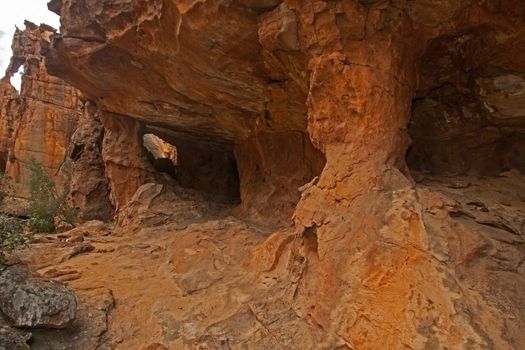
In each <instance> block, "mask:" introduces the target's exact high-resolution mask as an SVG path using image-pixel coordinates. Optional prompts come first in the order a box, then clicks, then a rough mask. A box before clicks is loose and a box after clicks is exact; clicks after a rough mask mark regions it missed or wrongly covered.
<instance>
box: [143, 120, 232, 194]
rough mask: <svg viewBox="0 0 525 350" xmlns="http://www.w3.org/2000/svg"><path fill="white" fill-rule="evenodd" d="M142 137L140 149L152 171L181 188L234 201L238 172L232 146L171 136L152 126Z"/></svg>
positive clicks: (167, 132)
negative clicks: (151, 129) (167, 177)
mask: <svg viewBox="0 0 525 350" xmlns="http://www.w3.org/2000/svg"><path fill="white" fill-rule="evenodd" d="M153 131H154V132H148V133H146V134H144V136H143V144H144V148H145V149H146V150H147V153H148V157H149V159H150V161H151V164H152V165H153V167H154V168H155V170H156V171H157V172H159V173H164V174H167V175H169V176H170V177H171V178H173V179H174V180H175V181H176V182H177V184H178V185H179V186H181V187H185V188H190V189H194V190H197V191H199V192H201V193H202V194H203V195H205V196H206V197H213V198H214V199H218V200H221V201H227V202H230V203H238V202H239V201H240V190H239V186H240V184H239V173H238V170H237V162H236V159H235V156H234V154H233V146H228V145H222V144H221V145H216V144H210V143H207V142H203V141H202V140H192V139H191V138H180V137H173V136H172V135H170V132H169V131H165V130H160V128H155V129H154V130H153Z"/></svg>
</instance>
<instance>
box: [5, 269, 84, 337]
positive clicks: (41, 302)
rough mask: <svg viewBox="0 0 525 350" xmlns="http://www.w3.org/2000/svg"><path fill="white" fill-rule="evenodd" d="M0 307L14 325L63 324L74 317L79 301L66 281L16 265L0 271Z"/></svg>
mask: <svg viewBox="0 0 525 350" xmlns="http://www.w3.org/2000/svg"><path fill="white" fill-rule="evenodd" d="M0 310H1V311H2V313H3V314H4V315H5V316H6V318H7V321H8V322H9V323H10V324H11V325H12V326H14V327H27V328H64V327H67V326H68V325H69V324H71V323H72V322H73V321H74V319H75V315H76V310H77V301H76V298H75V295H74V294H73V292H72V291H71V290H70V289H69V288H67V287H66V286H65V285H63V284H61V283H58V282H55V281H47V280H43V279H38V278H33V277H32V276H31V271H30V270H29V269H28V268H27V267H26V266H24V265H13V266H8V267H4V268H3V270H1V271H0Z"/></svg>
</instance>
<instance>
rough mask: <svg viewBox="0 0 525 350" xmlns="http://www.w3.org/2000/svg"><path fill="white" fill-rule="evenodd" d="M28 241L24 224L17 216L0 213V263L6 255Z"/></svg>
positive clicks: (3, 261)
mask: <svg viewBox="0 0 525 350" xmlns="http://www.w3.org/2000/svg"><path fill="white" fill-rule="evenodd" d="M28 241H29V235H28V234H27V231H26V225H25V224H24V222H23V221H22V220H20V219H18V218H15V217H12V216H8V215H5V214H0V264H3V263H5V259H6V255H7V254H9V253H11V252H12V251H13V250H15V249H16V248H18V247H20V246H23V245H25V244H26V243H27V242H28Z"/></svg>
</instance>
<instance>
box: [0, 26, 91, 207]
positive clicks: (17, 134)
mask: <svg viewBox="0 0 525 350" xmlns="http://www.w3.org/2000/svg"><path fill="white" fill-rule="evenodd" d="M53 32H54V29H53V28H51V27H48V26H45V25H42V26H36V25H34V24H32V23H30V22H26V29H25V30H24V31H22V30H18V29H17V31H16V32H15V35H14V39H13V57H12V58H11V63H10V65H9V67H8V68H7V72H6V76H5V78H4V79H3V83H2V84H3V86H4V87H5V89H6V90H5V91H6V92H7V91H9V96H8V95H5V98H4V99H3V101H4V102H3V104H5V106H6V107H5V108H10V109H11V112H10V113H9V114H4V115H2V117H3V118H2V123H3V124H4V125H5V129H4V128H3V130H6V131H8V133H9V134H11V137H6V138H5V139H3V140H4V141H3V144H4V145H5V146H3V149H2V152H3V153H4V154H6V159H5V163H4V164H2V168H5V172H6V173H7V174H9V175H10V176H11V178H12V179H13V180H14V183H15V185H16V192H15V194H16V196H17V197H22V198H25V197H27V195H28V191H27V190H28V187H27V183H28V181H29V169H28V164H29V161H30V159H32V158H34V159H35V160H37V161H38V162H40V163H41V164H42V165H43V167H44V168H45V169H46V170H47V171H48V173H49V174H50V175H51V176H52V177H54V178H56V180H57V182H59V184H60V185H62V186H63V185H64V184H65V181H66V180H65V179H63V178H61V176H60V169H61V167H62V165H63V163H64V161H65V158H66V152H67V146H68V144H69V140H70V138H71V136H72V134H73V132H74V130H75V128H76V123H77V120H78V118H79V116H80V113H81V111H80V106H79V104H80V101H79V92H78V90H76V89H75V88H73V87H72V86H70V85H68V84H65V83H64V82H63V81H62V80H60V79H58V78H56V77H53V76H50V75H48V74H47V71H46V68H45V66H44V62H43V57H42V55H41V51H42V49H43V48H44V47H45V46H46V45H47V44H49V38H50V36H51V35H52V34H53ZM20 68H22V69H23V72H24V74H23V76H22V88H21V91H20V94H18V93H16V92H15V91H13V90H14V88H13V87H12V86H10V84H9V79H10V77H12V76H13V75H14V74H15V73H16V72H17V71H18V70H19V69H20ZM15 106H16V108H15ZM4 135H5V132H4Z"/></svg>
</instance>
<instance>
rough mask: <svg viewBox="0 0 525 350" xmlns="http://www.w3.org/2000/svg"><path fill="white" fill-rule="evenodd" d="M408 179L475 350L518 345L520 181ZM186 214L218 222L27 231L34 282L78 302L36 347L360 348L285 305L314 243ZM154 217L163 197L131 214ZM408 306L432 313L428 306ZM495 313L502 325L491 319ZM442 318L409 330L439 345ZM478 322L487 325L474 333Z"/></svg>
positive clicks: (524, 222) (204, 207) (523, 248)
mask: <svg viewBox="0 0 525 350" xmlns="http://www.w3.org/2000/svg"><path fill="white" fill-rule="evenodd" d="M414 178H415V179H416V181H417V184H416V185H415V188H414V190H415V193H416V196H417V197H418V198H419V199H418V202H419V203H420V205H421V206H422V208H423V209H422V212H423V222H424V224H425V229H426V231H427V232H428V236H427V239H428V242H427V244H428V245H429V247H430V249H429V254H431V255H429V257H428V258H429V259H433V260H435V261H436V262H437V263H438V264H439V265H442V267H443V269H444V270H446V269H448V268H450V267H451V266H452V267H453V268H454V269H455V270H456V271H457V274H456V276H457V277H455V278H457V279H456V280H454V281H449V282H447V283H450V288H451V289H453V288H454V289H456V291H455V292H454V293H455V294H456V295H457V297H456V298H455V299H456V303H457V304H456V305H455V306H454V307H455V309H456V312H457V313H458V314H459V313H463V312H465V313H469V312H470V314H469V320H470V321H469V322H471V324H472V326H473V327H479V330H478V331H479V332H480V333H481V334H484V341H485V343H483V345H481V344H480V343H478V344H477V345H476V344H475V343H473V344H472V348H491V349H506V348H511V347H510V345H509V344H514V345H515V346H516V347H515V348H516V349H518V348H519V344H520V343H521V341H523V338H522V337H523V334H522V332H521V329H520V328H519V327H517V325H518V324H519V322H520V321H519V320H523V314H522V312H523V310H522V309H521V308H520V307H519V306H520V305H525V300H524V299H523V295H522V293H521V291H522V290H523V288H524V287H525V279H524V278H523V276H524V272H525V265H524V264H523V263H524V261H525V238H524V232H525V219H524V218H525V215H524V214H525V197H524V193H525V177H524V176H522V175H519V174H518V173H516V172H509V173H505V174H502V175H500V176H499V177H474V176H464V177H458V176H453V177H437V176H432V175H425V174H421V173H416V174H414ZM190 195H191V194H190ZM191 206H192V207H194V208H195V212H198V211H201V212H208V213H210V212H214V211H215V212H216V213H217V215H204V216H201V217H199V216H198V215H196V216H194V217H193V218H190V219H188V218H187V212H188V211H187V208H180V209H179V210H181V211H180V212H179V211H178V210H173V211H172V212H171V214H172V217H171V218H169V219H168V220H166V222H164V223H162V224H158V223H155V224H154V225H152V224H151V223H150V224H147V223H146V222H147V221H141V223H140V224H139V225H126V226H125V227H124V228H122V227H119V226H118V225H116V226H112V225H107V224H103V223H101V222H88V223H86V224H85V225H83V226H81V227H79V228H76V229H74V230H72V231H69V232H65V233H62V234H54V235H45V236H44V235H42V236H37V237H36V240H37V242H35V243H33V244H32V245H31V247H30V248H29V249H27V250H24V251H21V252H19V257H20V258H21V259H22V261H24V262H25V263H27V264H28V265H29V266H31V268H32V269H33V270H34V271H35V273H37V274H39V275H41V276H42V277H45V278H50V279H52V280H56V281H60V282H63V283H65V284H66V285H68V286H69V287H70V288H72V289H73V290H74V291H75V293H76V294H77V296H78V300H79V315H78V317H77V320H76V321H75V324H74V325H73V326H72V327H71V328H68V329H64V330H56V331H34V332H33V339H34V341H33V343H32V349H193V348H194V349H242V348H250V349H256V348H257V349H268V348H271V349H318V348H327V349H328V348H330V349H333V348H334V347H337V348H341V349H343V348H348V349H358V348H360V347H359V346H355V345H353V344H351V343H347V342H344V341H343V340H342V339H339V340H337V339H330V335H329V334H327V333H326V331H325V330H323V329H322V327H320V326H319V325H317V324H315V323H313V321H312V319H311V317H310V315H308V314H304V313H303V311H302V310H300V309H299V308H296V307H294V303H293V299H294V298H295V297H296V295H297V290H298V289H302V288H304V287H305V285H304V284H305V283H308V282H307V279H306V278H305V275H307V274H308V273H309V270H308V268H307V267H306V266H307V265H306V264H305V261H304V260H303V259H309V260H313V258H311V257H309V254H311V252H310V253H309V251H310V250H312V251H315V246H316V245H317V242H316V238H315V236H308V234H305V236H303V237H301V236H298V235H296V234H294V232H292V231H291V230H283V231H280V232H272V231H270V230H268V229H264V228H262V227H259V226H256V225H254V224H250V223H247V222H244V221H242V220H239V219H236V218H235V217H232V216H229V215H228V214H227V213H228V211H227V210H222V212H221V210H217V208H215V209H212V208H210V203H209V202H206V201H203V200H202V199H199V198H198V197H197V198H194V199H192V200H191ZM159 209H166V203H165V202H164V201H161V202H159V203H158V204H157V205H156V206H151V207H150V208H149V211H148V210H141V213H142V215H143V216H144V217H148V216H150V214H152V213H155V211H156V210H159ZM223 209H225V208H223ZM185 215H186V217H184V216H185ZM383 244H387V245H394V244H396V243H395V242H386V241H385V242H384V243H383ZM285 246H289V247H294V248H292V249H288V250H286V249H285ZM378 264H379V265H382V266H381V268H383V269H384V271H385V272H384V273H383V275H377V276H370V277H371V278H374V279H376V281H374V282H373V283H379V284H381V283H387V284H388V273H389V272H388V271H389V266H388V261H384V262H378ZM290 276H293V277H292V278H291V277H290ZM437 277H438V276H435V275H427V276H424V278H426V279H432V278H437ZM446 278H454V277H452V276H451V275H448V277H446ZM363 283H365V281H363ZM402 297H403V298H413V297H415V296H412V295H402ZM418 302H419V303H423V304H425V305H426V307H427V308H432V307H433V301H432V300H431V299H430V298H426V299H425V300H419V301H418ZM478 302H479V303H483V305H477V303H478ZM472 307H474V309H471V308H472ZM469 310H470V311H469ZM498 313H504V314H506V315H507V316H508V318H506V319H498V318H497V315H498ZM420 321H421V320H420ZM439 322H440V320H439V318H436V319H427V320H426V321H425V322H423V324H426V326H424V327H423V326H421V327H420V328H419V330H418V331H419V332H420V335H421V337H423V338H425V339H426V342H424V344H426V345H425V346H426V347H427V348H429V349H430V348H440V346H441V345H440V344H439V340H438V339H439V337H438V336H439V335H436V331H437V329H438V328H439ZM486 324H491V325H492V327H491V329H484V328H483V326H482V325H486ZM292 330H293V332H292ZM332 336H333V335H332ZM323 341H324V342H326V343H325V345H321V344H323Z"/></svg>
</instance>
